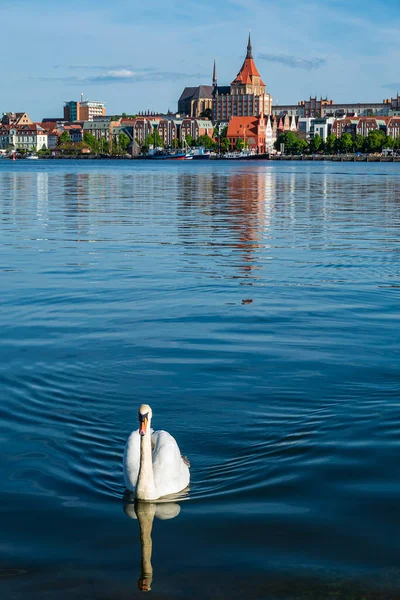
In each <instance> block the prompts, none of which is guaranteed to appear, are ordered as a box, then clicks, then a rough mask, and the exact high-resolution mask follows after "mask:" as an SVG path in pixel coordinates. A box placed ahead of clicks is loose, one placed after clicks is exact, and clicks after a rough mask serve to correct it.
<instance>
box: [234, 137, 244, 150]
mask: <svg viewBox="0 0 400 600" xmlns="http://www.w3.org/2000/svg"><path fill="white" fill-rule="evenodd" d="M235 148H236V150H243V149H244V141H243V140H242V139H241V138H238V139H237V140H236V146H235Z"/></svg>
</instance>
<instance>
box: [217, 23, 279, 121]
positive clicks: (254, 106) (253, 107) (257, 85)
mask: <svg viewBox="0 0 400 600" xmlns="http://www.w3.org/2000/svg"><path fill="white" fill-rule="evenodd" d="M213 97H214V99H213V120H214V121H229V119H230V118H231V117H234V116H235V117H236V116H238V117H239V116H246V117H247V116H249V117H250V116H256V117H258V116H263V115H270V114H271V111H272V98H271V95H270V94H268V93H267V90H266V86H265V83H264V82H263V80H262V79H261V75H260V73H259V71H258V69H257V67H256V64H255V62H254V58H253V48H252V44H251V34H250V33H249V39H248V43H247V52H246V58H245V59H244V62H243V64H242V67H241V69H240V71H239V73H238V74H237V75H236V77H235V79H234V80H233V81H232V83H231V85H230V86H223V87H220V86H218V82H217V74H216V63H215V61H214V72H213Z"/></svg>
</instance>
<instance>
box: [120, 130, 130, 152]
mask: <svg viewBox="0 0 400 600" xmlns="http://www.w3.org/2000/svg"><path fill="white" fill-rule="evenodd" d="M130 143H131V140H130V139H129V136H128V135H126V133H123V132H122V133H120V135H119V139H118V145H119V147H120V148H121V151H122V152H124V153H126V152H127V150H128V148H129V144H130Z"/></svg>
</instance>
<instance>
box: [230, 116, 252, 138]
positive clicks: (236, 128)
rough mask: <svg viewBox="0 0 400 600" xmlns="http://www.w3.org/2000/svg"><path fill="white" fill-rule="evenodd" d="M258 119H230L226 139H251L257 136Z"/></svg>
mask: <svg viewBox="0 0 400 600" xmlns="http://www.w3.org/2000/svg"><path fill="white" fill-rule="evenodd" d="M259 124H260V119H259V118H258V117H231V120H230V121H229V124H228V132H227V134H226V137H228V138H229V137H233V138H237V137H241V138H244V137H246V138H247V137H250V136H251V137H253V136H257V135H258V128H259Z"/></svg>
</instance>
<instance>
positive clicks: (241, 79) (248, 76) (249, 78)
mask: <svg viewBox="0 0 400 600" xmlns="http://www.w3.org/2000/svg"><path fill="white" fill-rule="evenodd" d="M253 77H260V85H265V83H264V82H263V81H262V79H261V75H260V73H259V72H258V69H257V67H256V64H255V62H254V59H253V58H245V60H244V63H243V65H242V68H241V69H240V71H239V73H238V74H237V76H236V79H235V80H234V81H232V84H231V85H233V84H235V83H247V84H251V83H253Z"/></svg>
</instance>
